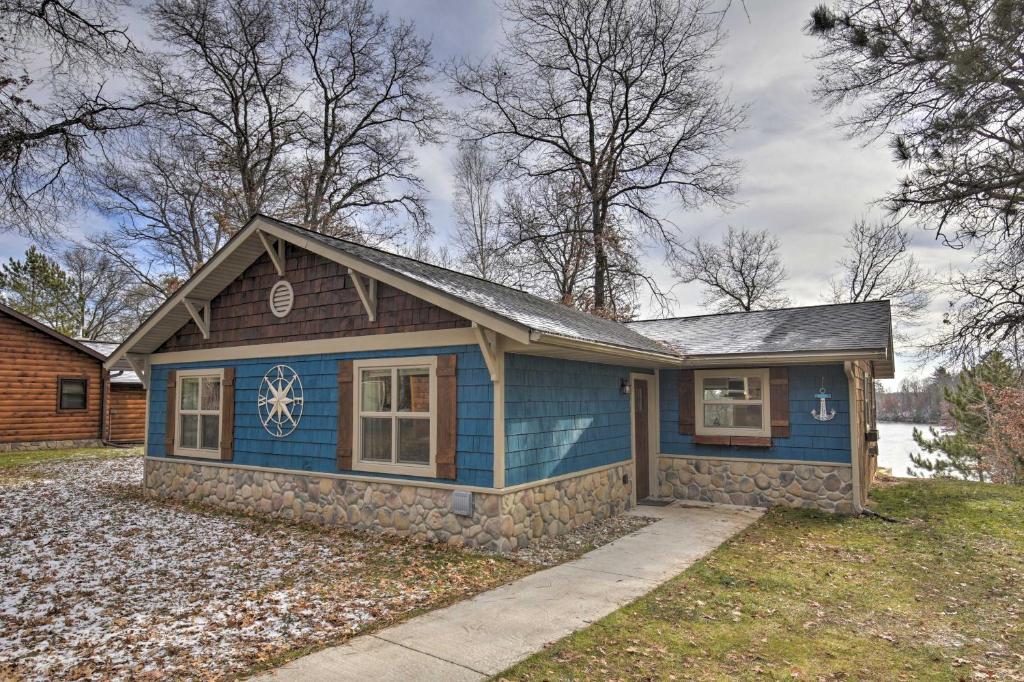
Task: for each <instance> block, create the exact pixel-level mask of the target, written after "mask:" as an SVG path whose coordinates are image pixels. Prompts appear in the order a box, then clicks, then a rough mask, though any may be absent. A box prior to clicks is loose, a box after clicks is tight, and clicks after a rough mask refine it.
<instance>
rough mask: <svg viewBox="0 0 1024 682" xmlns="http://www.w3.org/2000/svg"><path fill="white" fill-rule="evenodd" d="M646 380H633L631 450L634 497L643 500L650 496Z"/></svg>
mask: <svg viewBox="0 0 1024 682" xmlns="http://www.w3.org/2000/svg"><path fill="white" fill-rule="evenodd" d="M649 402H650V401H649V400H648V395H647V380H646V379H635V380H634V381H633V452H634V455H635V456H636V499H637V500H643V499H646V498H647V497H649V496H650V494H651V490H650V481H651V469H650V466H651V464H650V461H651V460H650V443H649V442H648V441H649V438H648V434H649V429H648V421H647V410H648V403H649Z"/></svg>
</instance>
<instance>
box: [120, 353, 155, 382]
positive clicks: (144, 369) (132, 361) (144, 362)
mask: <svg viewBox="0 0 1024 682" xmlns="http://www.w3.org/2000/svg"><path fill="white" fill-rule="evenodd" d="M125 357H126V358H128V364H129V365H131V366H132V369H133V370H135V373H136V374H137V375H139V381H141V382H142V387H143V388H145V389H146V390H147V391H148V390H149V359H148V358H147V357H146V356H145V355H136V354H135V353H128V354H127V355H126V356H125Z"/></svg>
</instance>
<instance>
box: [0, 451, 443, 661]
mask: <svg viewBox="0 0 1024 682" xmlns="http://www.w3.org/2000/svg"><path fill="white" fill-rule="evenodd" d="M39 469H40V470H41V473H42V475H41V476H40V477H38V478H31V479H28V480H14V481H13V482H11V483H10V484H9V485H8V484H4V483H3V482H0V486H2V488H0V490H2V495H3V503H2V506H0V677H4V674H5V673H10V674H13V675H15V676H16V677H24V678H27V679H30V680H49V679H55V678H61V679H67V678H71V679H96V680H99V679H110V678H122V679H124V678H139V677H141V678H146V679H166V678H189V679H195V678H202V679H211V678H217V677H221V676H227V675H234V674H238V673H241V672H244V671H246V670H248V669H250V668H251V667H252V666H253V665H254V664H255V663H257V662H259V661H260V660H264V659H266V658H268V657H269V656H273V655H275V654H277V653H280V652H281V651H283V650H287V649H291V648H295V647H298V646H304V645H307V644H312V643H315V642H317V641H323V640H326V639H336V638H338V637H340V636H344V635H345V634H349V633H352V632H354V631H356V630H358V629H360V628H362V627H365V626H366V625H367V624H368V623H371V622H373V621H374V620H376V619H378V618H380V617H382V616H386V615H388V614H391V613H394V612H401V611H406V610H409V609H411V608H415V607H416V606H417V605H418V604H422V603H425V602H427V601H429V600H430V599H431V592H430V590H428V589H425V588H424V587H423V586H422V585H414V584H406V583H404V582H401V581H399V580H397V579H395V580H382V579H381V578H380V577H379V576H376V575H374V574H373V572H372V571H366V570H365V564H366V562H367V560H368V558H369V557H371V555H372V557H373V559H374V560H375V561H379V560H380V559H381V555H382V554H383V555H384V558H385V560H386V559H387V554H388V553H394V554H395V555H396V558H397V557H398V555H401V554H402V553H403V552H407V549H406V548H403V546H402V545H401V544H399V543H389V542H388V541H385V540H376V539H373V538H369V537H367V538H361V537H358V536H351V535H344V534H339V533H317V532H316V531H315V530H311V529H309V528H304V527H300V526H288V525H287V524H280V523H267V522H262V521H259V520H255V519H249V518H244V517H235V516H231V515H227V514H218V513H207V512H201V511H197V510H193V509H190V508H188V507H185V506H182V505H174V504H164V503H159V502H153V501H148V500H145V499H143V498H142V497H141V496H140V495H139V494H137V492H136V491H137V490H138V487H139V485H140V483H141V479H142V458H141V457H131V458H119V459H111V460H93V461H78V462H62V463H53V464H46V465H42V466H40V467H39Z"/></svg>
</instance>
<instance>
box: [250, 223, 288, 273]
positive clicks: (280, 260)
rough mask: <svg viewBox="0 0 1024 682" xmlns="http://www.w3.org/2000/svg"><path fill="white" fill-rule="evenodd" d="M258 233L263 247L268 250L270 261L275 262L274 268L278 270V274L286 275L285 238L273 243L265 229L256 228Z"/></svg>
mask: <svg viewBox="0 0 1024 682" xmlns="http://www.w3.org/2000/svg"><path fill="white" fill-rule="evenodd" d="M256 234H258V235H259V237H260V241H261V242H262V243H263V248H264V249H266V250H267V255H268V256H270V262H271V263H273V264H274V269H276V270H277V276H278V277H284V240H283V239H278V240H277V243H276V244H271V243H270V239H269V238H268V236H267V234H266V233H265V232H264V231H263V230H256Z"/></svg>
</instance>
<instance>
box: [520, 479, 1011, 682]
mask: <svg viewBox="0 0 1024 682" xmlns="http://www.w3.org/2000/svg"><path fill="white" fill-rule="evenodd" d="M872 498H873V503H872V507H873V508H874V509H875V510H877V511H879V512H882V513H884V514H887V515H890V516H893V517H896V518H898V519H901V522H900V523H895V524H892V523H886V522H884V521H882V520H879V519H869V518H863V517H862V518H842V517H834V516H830V515H826V514H819V513H814V512H805V511H797V510H783V509H775V510H772V511H770V512H769V513H767V514H766V515H765V516H764V517H763V518H762V519H761V520H760V521H759V522H757V523H756V524H754V525H753V526H751V527H750V528H749V529H747V530H746V531H745V532H743V533H741V534H740V535H738V536H737V537H736V538H734V539H733V540H732V541H731V542H729V543H727V544H726V545H723V546H722V547H720V548H718V549H717V550H716V551H715V552H713V553H712V554H711V555H709V556H708V557H707V558H706V559H705V560H703V561H701V562H699V563H697V564H695V565H694V566H692V567H691V568H690V569H689V570H687V571H686V572H684V573H682V574H681V575H679V576H677V577H676V578H674V579H673V580H671V581H669V582H668V583H666V584H665V585H663V586H661V587H660V588H658V589H657V590H655V591H654V592H652V593H651V594H649V595H647V596H646V597H644V598H642V599H640V600H638V601H636V602H634V603H633V604H631V605H629V606H627V607H625V608H623V609H621V610H619V611H617V612H615V613H613V614H611V615H610V616H608V617H607V618H605V619H603V620H601V621H599V622H598V623H596V624H595V625H593V626H591V627H590V628H588V629H586V630H583V631H580V632H578V633H576V634H574V635H572V636H570V637H568V638H566V639H564V640H562V641H560V642H558V643H556V644H555V645H553V646H552V647H550V648H549V649H547V650H545V651H544V652H542V653H540V654H537V655H536V656H534V657H532V658H530V659H527V660H526V661H524V662H523V663H521V664H520V665H518V666H516V667H514V668H512V669H510V670H508V671H506V672H505V673H503V674H502V675H501V676H500V677H501V678H504V679H509V680H569V679H572V680H589V679H604V680H616V679H622V680H626V679H628V680H648V679H649V680H677V679H678V680H755V679H756V680H766V679H767V680H782V679H785V680H793V679H801V680H961V679H962V680H967V679H1001V680H1002V679H1024V622H1022V620H1024V489H1020V488H1008V487H1002V486H994V485H985V484H976V483H965V482H954V481H911V482H901V483H899V484H895V485H888V486H886V487H882V488H878V489H876V490H875V491H874V492H873V493H872Z"/></svg>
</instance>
